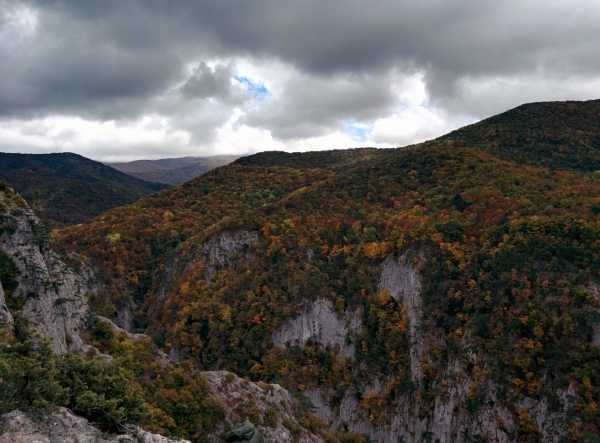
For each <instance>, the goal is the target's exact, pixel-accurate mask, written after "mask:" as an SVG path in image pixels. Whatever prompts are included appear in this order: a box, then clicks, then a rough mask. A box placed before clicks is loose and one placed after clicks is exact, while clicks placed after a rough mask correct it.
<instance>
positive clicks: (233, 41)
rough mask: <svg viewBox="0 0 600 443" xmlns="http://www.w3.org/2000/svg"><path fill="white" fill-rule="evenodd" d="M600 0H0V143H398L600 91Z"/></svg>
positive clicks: (175, 146)
mask: <svg viewBox="0 0 600 443" xmlns="http://www.w3.org/2000/svg"><path fill="white" fill-rule="evenodd" d="M598 42H600V2H599V1H598V0H571V1H564V0H493V1H485V0H483V1H482V0H427V1H414V0H410V1H408V0H393V1H392V0H371V1H368V2H367V1H365V0H244V1H239V0H102V1H82V0H61V1H58V0H39V1H36V0H22V1H20V0H0V151H2V152H21V153H48V152H76V153H78V154H81V155H84V156H86V157H89V158H92V159H94V160H99V161H106V162H120V161H131V160H135V159H142V158H146V159H158V158H165V157H181V156H188V155H192V156H209V155H218V154H235V155H247V154H251V153H255V152H260V151H265V150H284V151H290V152H291V151H309V150H323V149H345V148H353V147H364V146H369V147H373V146H374V147H398V146H406V145H409V144H412V143H417V142H421V141H424V140H428V139H431V138H435V137H437V136H440V135H442V134H445V133H447V132H449V131H451V130H453V129H456V128H458V127H461V126H464V125H466V124H470V123H473V122H476V121H478V120H481V119H483V118H486V117H489V116H491V115H494V114H497V113H500V112H503V111H505V110H507V109H510V108H513V107H516V106H518V105H520V104H523V103H527V102H535V101H552V100H590V99H598V98H600V45H599V44H598Z"/></svg>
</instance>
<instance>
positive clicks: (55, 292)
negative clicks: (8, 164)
mask: <svg viewBox="0 0 600 443" xmlns="http://www.w3.org/2000/svg"><path fill="white" fill-rule="evenodd" d="M0 207H2V208H4V215H3V219H4V222H3V223H4V226H6V227H7V229H4V231H3V232H2V235H0V250H2V251H3V252H4V253H5V254H6V255H7V256H8V257H9V258H10V259H11V260H12V261H13V262H14V263H15V265H16V267H17V268H18V269H19V271H20V274H19V275H18V276H17V278H16V279H17V282H18V285H17V287H16V288H15V289H14V290H13V291H12V293H11V294H10V297H12V298H14V299H16V300H17V301H18V302H19V303H20V304H22V307H21V309H20V315H21V316H23V317H26V318H27V319H29V323H30V326H31V327H32V328H33V329H34V330H35V331H37V332H38V333H40V334H41V335H42V336H44V337H50V338H52V348H53V349H54V351H55V352H56V353H58V354H63V353H65V352H68V351H75V350H79V351H84V352H86V351H88V350H89V347H88V346H86V345H84V344H83V342H82V341H81V338H80V337H79V332H80V331H81V329H82V328H83V324H84V320H85V316H86V314H87V311H88V305H87V297H88V293H89V292H90V291H91V290H93V289H95V288H94V286H95V285H96V283H95V282H94V277H93V274H92V272H91V271H90V269H89V268H88V267H86V266H85V265H84V264H83V263H80V266H81V269H80V270H79V271H78V273H75V272H74V271H73V270H72V269H71V268H69V267H68V266H67V265H66V264H65V263H64V262H63V261H61V260H60V258H59V256H58V255H57V254H56V253H55V252H54V251H52V250H51V249H50V248H49V246H48V241H47V233H46V230H45V228H44V226H43V225H42V224H41V222H40V221H39V219H38V218H37V216H36V215H35V214H34V212H33V211H32V210H31V209H30V208H29V206H27V204H26V203H25V202H24V201H23V199H21V197H20V196H18V195H17V194H14V193H13V192H12V191H2V192H0ZM0 310H2V308H1V306H0ZM9 314H10V313H9ZM13 314H14V313H13ZM5 315H6V314H5Z"/></svg>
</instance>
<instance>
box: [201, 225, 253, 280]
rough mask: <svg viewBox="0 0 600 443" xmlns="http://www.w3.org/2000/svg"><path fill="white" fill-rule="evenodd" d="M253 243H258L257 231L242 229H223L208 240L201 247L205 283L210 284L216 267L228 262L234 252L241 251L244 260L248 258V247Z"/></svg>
mask: <svg viewBox="0 0 600 443" xmlns="http://www.w3.org/2000/svg"><path fill="white" fill-rule="evenodd" d="M255 243H258V232H256V231H244V230H239V231H223V232H221V233H219V234H218V235H216V236H215V237H213V238H211V239H210V240H208V241H207V242H206V243H205V244H204V247H203V248H202V252H203V253H204V254H205V255H206V283H207V284H210V279H211V277H212V275H213V274H214V272H215V271H216V270H217V268H218V267H219V266H223V265H224V264H226V263H229V262H230V260H231V257H232V256H233V255H234V254H237V253H239V252H243V253H244V254H245V258H246V260H249V259H250V257H251V255H250V252H249V251H248V248H249V247H250V246H251V245H253V244H255Z"/></svg>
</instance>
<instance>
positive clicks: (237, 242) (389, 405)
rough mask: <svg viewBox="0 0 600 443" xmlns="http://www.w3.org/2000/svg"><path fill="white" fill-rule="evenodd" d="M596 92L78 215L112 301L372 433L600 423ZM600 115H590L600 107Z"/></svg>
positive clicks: (531, 434) (105, 306)
mask: <svg viewBox="0 0 600 443" xmlns="http://www.w3.org/2000/svg"><path fill="white" fill-rule="evenodd" d="M597 107H598V102H597V101H596V102H584V103H577V102H568V103H542V104H531V105H526V106H523V107H519V108H516V109H514V110H511V111H508V112H506V113H504V114H501V115H499V116H496V117H492V118H491V119H487V120H484V121H482V122H479V123H477V124H475V125H471V126H469V127H466V128H463V129H461V130H458V131H455V132H453V133H451V134H448V135H447V136H445V137H441V138H439V139H437V140H433V141H430V142H426V143H422V144H419V145H414V146H411V147H408V148H402V149H395V150H374V149H364V150H352V151H328V152H318V153H303V154H285V153H277V152H274V153H273V152H272V153H262V154H257V155H255V156H250V157H247V158H243V159H239V160H238V161H237V162H235V163H233V164H230V165H227V166H224V167H221V168H219V169H215V170H212V171H209V172H207V173H206V174H204V175H202V176H201V177H199V178H197V179H194V180H192V181H189V182H187V183H185V184H184V185H182V186H180V187H178V188H174V189H168V190H163V191H161V192H159V193H158V194H156V195H154V196H151V197H147V198H143V199H141V200H140V201H138V202H136V203H135V204H133V205H130V206H128V207H125V208H117V209H113V210H111V211H108V212H107V213H105V214H103V215H102V216H100V217H97V218H96V219H94V220H92V221H90V222H89V223H87V224H85V225H83V226H78V227H70V228H67V229H65V230H63V231H61V232H60V233H59V237H58V238H57V242H58V245H59V246H60V247H62V248H63V249H64V250H74V251H77V252H78V253H81V254H83V255H85V256H86V257H88V258H89V259H90V260H92V262H93V263H95V264H96V266H98V267H99V268H101V269H102V270H103V272H104V276H105V281H106V284H107V285H109V286H110V287H111V288H112V293H111V294H110V296H109V297H108V299H106V298H104V299H102V300H93V301H92V305H93V306H94V308H95V309H96V310H97V311H98V312H100V313H102V314H104V315H106V316H112V318H114V319H115V321H118V322H120V324H121V326H123V327H126V328H139V329H143V330H144V331H145V332H146V333H148V334H150V335H151V336H152V338H153V340H154V342H155V343H157V344H158V345H159V346H160V347H162V348H163V349H164V350H165V351H166V352H168V353H169V354H170V355H171V357H172V358H174V359H178V360H180V361H185V362H187V363H188V364H192V365H195V366H196V367H202V368H205V369H214V368H219V369H222V368H226V369H228V370H233V371H235V372H236V373H238V374H240V375H242V376H247V377H250V378H251V379H253V380H255V381H265V382H275V383H279V384H281V385H283V386H285V387H287V388H288V389H291V390H297V391H298V392H299V393H301V394H302V395H304V396H306V397H308V398H309V399H310V401H311V402H312V404H313V405H314V406H315V407H316V408H317V409H316V414H317V415H318V416H319V417H320V418H322V419H323V420H325V421H326V422H327V423H328V424H329V425H330V426H331V427H333V428H338V429H348V430H351V431H355V432H359V433H361V434H366V435H368V436H369V437H370V438H371V439H372V440H374V441H404V442H417V441H423V440H424V439H425V440H427V439H429V440H430V441H435V439H438V438H439V439H440V441H443V442H450V441H461V442H462V441H466V440H467V439H470V440H471V441H496V440H498V441H503V442H516V441H554V442H557V441H559V440H560V439H566V438H569V439H571V440H573V441H578V439H579V441H585V439H590V440H591V439H594V438H598V437H597V436H598V434H599V432H598V429H599V425H600V410H599V409H598V407H597V405H598V402H600V375H599V373H598V371H597V368H598V367H599V365H600V349H599V348H598V346H597V344H598V343H600V332H599V331H600V325H599V323H598V321H599V320H600V315H599V313H598V302H599V301H600V296H599V295H598V294H600V289H599V288H600V286H599V284H600V281H599V280H598V278H599V275H600V274H599V273H600V256H599V254H598V245H600V229H599V228H598V226H600V180H598V176H597V174H595V173H594V172H595V171H596V170H597V169H598V168H596V166H594V164H595V162H596V161H597V160H596V159H597V158H600V157H598V152H599V151H600V144H599V143H598V134H600V120H599V119H598V112H597V111H596V109H597ZM586 116H589V118H586Z"/></svg>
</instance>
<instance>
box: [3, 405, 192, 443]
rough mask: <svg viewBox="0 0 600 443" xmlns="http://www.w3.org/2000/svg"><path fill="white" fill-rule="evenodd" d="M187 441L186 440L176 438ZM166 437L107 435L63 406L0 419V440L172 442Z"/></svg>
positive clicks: (24, 442)
mask: <svg viewBox="0 0 600 443" xmlns="http://www.w3.org/2000/svg"><path fill="white" fill-rule="evenodd" d="M178 441H179V442H181V443H190V442H189V441H188V440H178ZM172 442H173V440H170V439H168V438H166V437H162V436H160V435H156V434H151V433H149V432H146V431H144V430H142V429H139V428H133V429H132V432H131V435H116V436H106V435H104V434H103V433H102V432H100V431H99V430H98V429H96V428H94V427H93V426H92V425H90V424H89V423H88V421H87V420H86V419H85V418H82V417H78V416H76V415H74V414H73V413H72V412H71V411H69V410H68V409H65V408H60V409H59V410H58V412H55V413H52V414H49V415H38V414H35V415H34V414H26V413H24V412H21V411H13V412H11V413H9V414H5V415H3V416H2V417H1V418H0V443H172Z"/></svg>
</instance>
